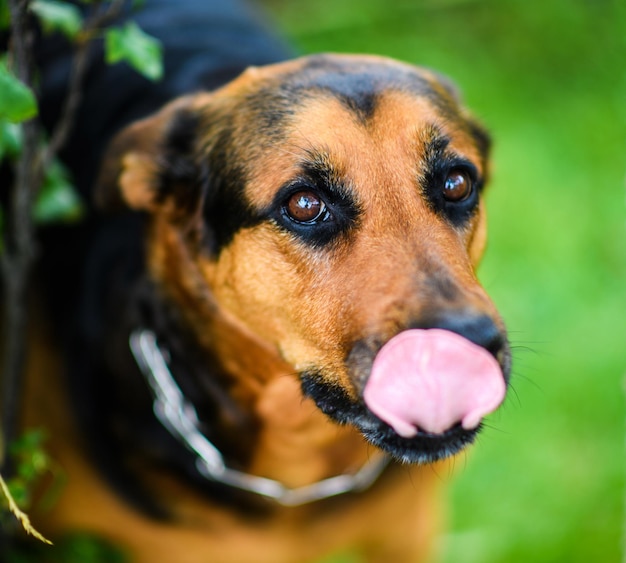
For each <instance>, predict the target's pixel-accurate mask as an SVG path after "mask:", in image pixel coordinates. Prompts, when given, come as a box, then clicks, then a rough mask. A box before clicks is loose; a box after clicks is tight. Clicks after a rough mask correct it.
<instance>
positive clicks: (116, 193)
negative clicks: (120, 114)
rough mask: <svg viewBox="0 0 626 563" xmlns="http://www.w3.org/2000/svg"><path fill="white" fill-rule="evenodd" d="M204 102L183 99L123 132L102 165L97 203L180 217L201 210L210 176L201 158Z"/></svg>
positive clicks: (101, 205) (97, 185)
mask: <svg viewBox="0 0 626 563" xmlns="http://www.w3.org/2000/svg"><path fill="white" fill-rule="evenodd" d="M203 102H206V95H198V96H193V97H186V98H180V99H178V100H176V101H174V102H172V103H171V104H168V105H167V106H165V107H164V108H163V109H162V110H161V111H160V112H158V113H157V114H155V115H153V116H150V117H148V118H146V119H142V120H141V121H137V122H135V123H133V124H131V125H129V126H128V127H127V128H126V129H124V130H123V131H121V132H120V133H119V134H118V135H117V136H116V137H115V138H114V139H113V141H112V142H111V144H110V145H109V147H108V149H107V151H106V154H105V157H104V159H103V162H102V167H101V170H100V174H99V176H98V180H97V183H96V189H95V200H96V203H97V204H98V205H99V206H100V207H101V208H104V209H120V208H131V209H136V210H142V211H148V212H156V211H158V210H165V211H166V212H168V213H170V214H176V215H180V214H187V213H190V212H193V211H194V210H197V209H198V207H199V205H200V203H201V199H202V192H203V177H204V176H205V174H203V171H202V166H201V165H200V164H198V158H197V152H198V149H197V146H198V137H199V134H200V130H201V123H202V115H203V113H202V107H203V106H204V105H205V104H204V103H203Z"/></svg>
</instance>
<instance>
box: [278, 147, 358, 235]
mask: <svg viewBox="0 0 626 563" xmlns="http://www.w3.org/2000/svg"><path fill="white" fill-rule="evenodd" d="M345 182H346V180H345V178H344V177H343V174H342V173H341V170H339V169H338V168H337V167H336V166H334V165H333V164H332V159H331V158H330V156H329V155H328V154H327V153H325V152H319V151H309V152H307V155H306V158H305V159H304V161H303V163H302V173H301V175H300V176H299V177H298V178H295V179H294V180H293V181H292V182H290V183H288V184H287V185H285V186H283V187H282V188H281V189H280V190H279V191H278V193H277V194H276V196H275V197H274V202H273V203H272V205H271V206H270V207H269V209H268V210H267V211H266V215H267V216H268V217H269V218H270V219H271V220H273V221H274V222H275V223H276V224H277V225H278V226H279V227H280V228H282V229H284V230H286V231H288V232H290V233H292V234H294V235H296V236H297V237H299V238H300V239H301V240H302V241H304V242H306V243H308V244H311V245H312V246H314V247H321V246H325V245H327V244H329V243H331V242H333V241H334V240H336V239H337V238H339V237H341V236H342V235H346V234H348V233H349V232H350V231H351V230H353V229H354V228H355V227H356V226H357V225H358V217H359V206H358V203H357V202H356V200H355V199H354V195H353V193H352V191H351V190H350V189H349V188H348V187H347V186H346V183H345Z"/></svg>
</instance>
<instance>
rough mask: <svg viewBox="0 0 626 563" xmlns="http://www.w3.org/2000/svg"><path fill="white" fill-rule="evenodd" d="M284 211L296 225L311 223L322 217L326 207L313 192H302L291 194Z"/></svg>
mask: <svg viewBox="0 0 626 563" xmlns="http://www.w3.org/2000/svg"><path fill="white" fill-rule="evenodd" d="M284 209H285V212H286V213H287V215H289V218H290V219H293V220H294V221H297V222H298V223H312V222H313V221H315V220H316V219H319V218H320V217H322V215H323V214H324V211H325V210H326V205H325V204H324V202H323V201H322V200H321V199H320V198H319V197H317V196H316V195H315V194H314V193H313V192H307V191H302V192H296V193H295V194H293V195H292V196H291V197H290V198H289V200H288V201H287V204H286V205H285V208H284Z"/></svg>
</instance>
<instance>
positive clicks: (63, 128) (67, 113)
mask: <svg viewBox="0 0 626 563" xmlns="http://www.w3.org/2000/svg"><path fill="white" fill-rule="evenodd" d="M123 6H124V0H114V1H113V2H111V3H110V4H109V5H108V6H107V7H106V8H102V6H101V2H98V3H96V4H95V6H94V9H93V12H92V15H91V16H90V17H89V19H88V20H87V21H86V22H85V25H84V27H83V30H82V31H81V33H80V34H79V37H78V42H77V47H76V51H75V53H74V58H73V61H72V70H71V76H70V82H69V85H68V90H67V95H66V98H65V103H64V105H63V109H62V111H61V117H60V119H59V121H58V124H57V126H56V128H55V130H54V131H53V132H52V135H51V137H50V143H49V144H48V146H47V148H46V152H45V153H44V158H43V165H44V169H45V168H47V166H49V164H50V162H51V161H52V159H53V158H54V157H55V156H56V155H57V154H58V152H59V151H60V150H61V149H62V148H63V146H64V145H65V143H66V142H67V139H68V138H69V136H70V133H71V131H72V128H73V127H74V123H75V120H76V114H77V112H78V108H79V107H80V103H81V101H82V97H83V91H82V86H83V81H84V78H85V74H86V72H87V69H88V67H89V54H90V52H91V46H92V41H93V39H94V38H95V37H96V36H98V35H99V34H100V33H101V32H102V29H103V28H105V27H106V26H107V25H109V24H110V23H111V22H113V21H114V20H115V19H116V18H117V17H118V16H119V15H120V14H121V13H122V9H123Z"/></svg>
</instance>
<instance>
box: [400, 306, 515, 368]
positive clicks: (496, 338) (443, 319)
mask: <svg viewBox="0 0 626 563" xmlns="http://www.w3.org/2000/svg"><path fill="white" fill-rule="evenodd" d="M411 327H412V328H441V329H444V330H449V331H451V332H456V333H457V334H460V335H461V336H463V337H465V338H467V339H468V340H469V341H470V342H473V343H474V344H477V345H478V346H482V347H483V348H485V349H486V350H488V351H489V352H491V353H492V354H493V355H494V356H495V357H496V358H498V354H499V353H500V351H501V350H502V349H503V348H504V346H505V344H506V335H505V333H504V332H503V331H502V330H501V329H499V328H498V326H497V325H496V323H495V322H494V321H493V319H492V318H491V317H489V316H487V315H485V314H477V313H474V312H468V311H467V310H461V311H456V310H452V311H445V312H442V313H438V314H437V315H434V316H432V317H430V318H428V319H427V320H421V321H418V322H415V323H412V325H411Z"/></svg>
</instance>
